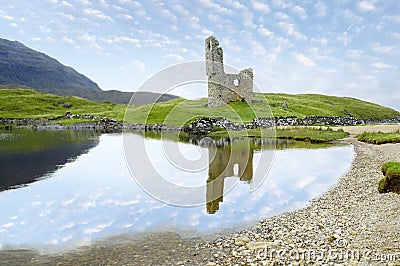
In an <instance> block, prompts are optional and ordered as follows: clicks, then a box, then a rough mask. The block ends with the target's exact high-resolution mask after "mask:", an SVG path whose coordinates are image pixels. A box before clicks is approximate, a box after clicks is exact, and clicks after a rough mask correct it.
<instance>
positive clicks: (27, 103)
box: [0, 89, 400, 126]
mask: <svg viewBox="0 0 400 266" xmlns="http://www.w3.org/2000/svg"><path fill="white" fill-rule="evenodd" d="M59 101H63V102H65V103H70V104H72V107H71V108H66V107H64V106H63V104H59V105H57V106H54V105H53V103H57V102H59ZM283 102H286V103H287V104H288V108H286V109H285V108H283V107H282V103H283ZM125 110H126V105H123V104H112V103H110V102H103V103H98V102H92V101H89V100H85V99H82V98H79V97H61V96H56V95H51V94H45V93H39V92H36V91H34V90H27V89H1V90H0V117H1V118H39V117H41V118H55V117H58V116H62V115H64V114H65V113H66V112H71V113H73V114H92V115H98V116H101V117H109V118H112V119H115V120H118V121H122V120H123V119H124V114H125ZM350 114H351V115H353V116H354V117H356V118H358V119H390V118H394V117H399V116H400V113H399V112H397V111H395V110H393V109H390V108H387V107H383V106H380V105H377V104H373V103H369V102H365V101H361V100H357V99H354V98H348V97H335V96H325V95H319V94H295V95H289V94H282V93H280V94H278V93H267V94H256V95H255V99H254V102H253V103H252V104H251V105H248V104H247V103H245V102H233V103H230V104H229V105H225V106H221V107H219V108H208V107H207V99H200V100H185V99H182V98H177V99H173V100H170V101H167V102H161V103H156V104H148V105H141V106H129V108H128V112H127V114H126V120H127V122H130V123H142V124H145V123H146V124H157V123H158V124H167V125H171V126H182V125H184V124H185V123H188V121H193V120H194V119H195V118H198V117H204V116H208V117H217V116H222V117H226V118H227V119H229V120H231V121H233V122H241V123H248V122H251V121H252V120H253V119H254V118H256V117H271V116H297V117H299V118H303V117H304V116H317V115H322V116H349V115H350Z"/></svg>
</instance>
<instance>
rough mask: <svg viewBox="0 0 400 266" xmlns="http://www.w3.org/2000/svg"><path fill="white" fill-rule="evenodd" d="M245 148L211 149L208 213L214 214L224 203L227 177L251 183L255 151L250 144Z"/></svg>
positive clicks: (231, 146)
mask: <svg viewBox="0 0 400 266" xmlns="http://www.w3.org/2000/svg"><path fill="white" fill-rule="evenodd" d="M241 144H243V143H241ZM246 144H247V146H245V147H243V146H242V147H240V146H239V147H237V146H236V145H235V144H231V145H230V148H227V147H215V146H214V147H209V148H208V151H209V158H210V164H209V169H208V179H207V192H206V202H207V212H208V213H210V214H214V213H216V212H217V211H218V209H219V204H220V202H222V201H223V194H224V181H225V178H226V177H232V176H235V173H234V172H235V171H234V169H235V168H236V169H237V173H236V174H237V176H238V177H239V178H240V180H241V181H246V182H247V183H250V182H251V180H252V178H253V150H252V149H251V148H250V145H249V143H246Z"/></svg>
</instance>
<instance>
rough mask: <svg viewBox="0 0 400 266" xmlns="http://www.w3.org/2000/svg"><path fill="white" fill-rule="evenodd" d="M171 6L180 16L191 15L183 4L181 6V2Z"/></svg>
mask: <svg viewBox="0 0 400 266" xmlns="http://www.w3.org/2000/svg"><path fill="white" fill-rule="evenodd" d="M172 8H173V9H174V10H175V11H177V12H178V13H179V14H181V15H182V16H185V17H189V16H191V15H192V13H191V12H189V11H188V10H187V9H186V8H185V7H184V6H182V5H181V4H176V5H173V6H172Z"/></svg>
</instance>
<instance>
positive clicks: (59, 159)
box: [0, 131, 354, 252]
mask: <svg viewBox="0 0 400 266" xmlns="http://www.w3.org/2000/svg"><path fill="white" fill-rule="evenodd" d="M130 138H132V139H133V140H136V141H144V143H145V144H146V148H147V151H148V154H147V156H148V157H149V158H150V160H151V161H152V163H153V165H154V166H155V168H156V169H157V171H158V172H160V173H167V175H168V176H169V177H171V180H172V181H173V182H176V183H181V184H189V185H199V184H205V186H204V188H205V189H204V190H203V191H202V192H201V194H200V195H196V197H198V198H202V199H203V201H204V204H201V205H199V206H196V207H178V206H172V205H169V204H166V203H163V202H160V201H158V200H156V199H154V198H153V197H151V196H149V195H148V194H147V193H145V192H144V191H143V190H142V189H141V188H140V187H139V186H138V185H137V184H136V183H135V181H134V178H132V176H131V174H130V170H129V169H128V166H127V163H126V160H125V157H124V152H123V138H122V135H121V134H102V135H99V134H95V133H90V132H70V131H60V132H47V131H46V132H39V131H35V132H23V131H22V132H18V131H10V132H0V144H1V148H0V152H1V154H0V188H1V190H0V210H1V216H0V248H1V249H6V248H21V247H23V248H36V249H38V250H39V251H41V252H56V251H61V250H65V249H69V248H74V247H76V246H79V245H83V244H88V243H90V242H91V241H93V240H96V239H100V238H103V237H108V236H114V235H118V234H124V233H128V234H132V233H133V234H135V233H140V232H149V231H159V230H173V231H177V232H185V234H187V233H188V232H190V233H189V234H192V235H201V234H206V233H212V232H216V231H219V230H226V229H230V228H233V227H236V226H240V225H245V224H249V223H252V222H255V221H257V220H260V219H262V218H266V217H269V216H272V215H276V214H279V213H282V212H285V211H288V210H294V209H297V208H301V207H304V206H306V205H307V203H308V202H309V200H310V199H312V198H315V197H317V196H318V195H321V194H322V193H323V192H324V191H326V190H327V189H329V188H330V187H331V186H333V185H334V184H335V183H336V182H337V180H338V178H339V177H340V176H341V175H343V174H344V173H345V172H346V170H347V169H348V168H349V167H350V165H351V161H352V158H353V156H354V152H353V148H352V147H351V146H334V147H329V148H326V147H325V148H317V149H292V148H290V149H279V150H276V151H275V153H274V160H273V163H272V165H271V169H270V171H269V174H268V176H267V178H266V179H265V180H264V182H262V183H261V185H260V187H259V188H258V189H257V190H255V191H254V192H251V193H250V192H249V188H250V186H251V184H252V182H253V181H252V180H253V178H254V177H253V174H254V172H255V171H256V170H255V169H256V168H257V165H259V164H260V159H261V158H263V157H262V155H263V153H266V152H271V150H269V149H262V148H256V147H253V148H254V149H253V148H252V150H251V155H250V157H249V156H247V157H246V159H244V162H246V163H250V165H251V166H250V167H242V166H241V164H242V163H243V162H242V161H241V159H240V158H241V157H240V151H239V152H238V151H237V150H235V151H233V150H234V149H232V154H233V156H235V158H236V159H235V161H234V163H233V164H232V165H230V164H229V162H225V161H224V158H225V152H226V150H227V147H225V148H221V147H218V148H217V147H214V151H213V153H214V154H215V156H216V157H215V158H219V161H214V163H210V164H209V165H208V167H204V169H200V170H199V171H196V172H193V173H190V174H188V173H187V172H185V171H183V170H182V169H180V168H179V167H176V165H173V164H171V163H170V161H169V160H168V159H166V158H165V154H164V152H163V145H161V141H160V140H158V139H152V138H145V139H143V137H142V136H139V135H134V134H132V135H131V136H130ZM286 144H287V143H286ZM286 144H285V145H286ZM228 147H229V145H228ZM179 148H180V150H181V152H182V153H184V154H187V156H188V158H191V157H193V158H195V157H196V156H201V155H200V154H205V155H208V154H209V152H210V148H209V147H207V146H204V145H202V146H198V145H194V144H189V143H179ZM29 173H31V174H29ZM215 174H217V175H222V176H223V179H222V182H217V183H216V184H214V185H210V183H209V182H210V179H213V175H215ZM148 178H151V176H149V177H148ZM23 184H25V185H23ZM230 184H231V185H232V184H233V185H232V186H231V185H230ZM235 184H236V185H235ZM21 185H23V186H21ZM227 186H229V187H232V189H230V191H229V192H227V191H225V190H226V187H227ZM224 189H225V190H224ZM221 191H223V192H227V193H225V194H222V192H221ZM206 202H207V203H206Z"/></svg>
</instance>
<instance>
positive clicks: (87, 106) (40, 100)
mask: <svg viewBox="0 0 400 266" xmlns="http://www.w3.org/2000/svg"><path fill="white" fill-rule="evenodd" d="M59 102H64V103H66V104H72V107H71V108H66V107H64V106H63V104H58V105H57V106H54V103H59ZM125 109H126V105H123V104H113V103H109V102H105V103H98V102H92V101H89V100H85V99H82V98H79V97H74V96H70V97H62V96H56V95H52V94H46V93H40V92H36V91H34V90H29V89H1V90H0V117H1V118H55V117H59V116H62V115H65V113H66V112H71V113H73V114H90V115H98V116H101V117H110V118H114V119H116V120H120V121H122V120H123V117H124V113H125Z"/></svg>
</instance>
